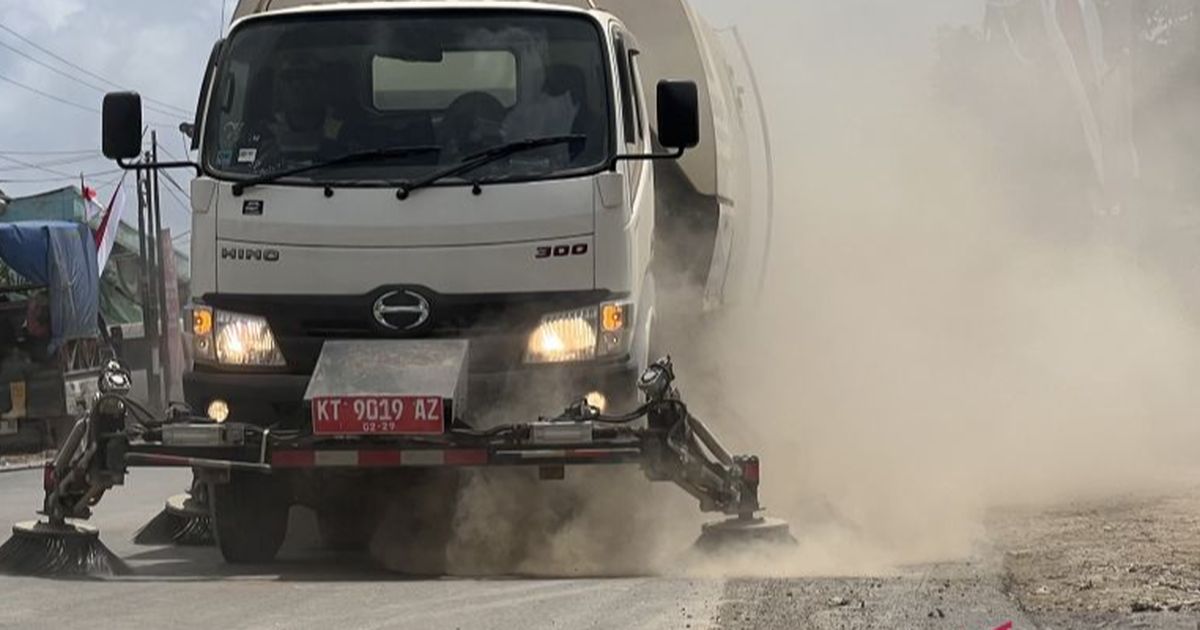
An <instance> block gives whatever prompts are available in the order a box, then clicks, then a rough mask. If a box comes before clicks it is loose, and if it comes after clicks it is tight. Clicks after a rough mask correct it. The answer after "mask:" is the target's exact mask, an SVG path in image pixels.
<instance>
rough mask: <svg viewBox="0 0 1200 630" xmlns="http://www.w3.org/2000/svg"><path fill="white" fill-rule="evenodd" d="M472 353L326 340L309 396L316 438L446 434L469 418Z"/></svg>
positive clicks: (455, 346) (454, 343) (413, 342)
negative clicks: (449, 426)
mask: <svg viewBox="0 0 1200 630" xmlns="http://www.w3.org/2000/svg"><path fill="white" fill-rule="evenodd" d="M467 352H468V343H467V341H466V340H459V339H379V340H362V341H350V340H333V341H327V342H325V345H324V347H323V348H322V350H321V356H320V358H318V359H317V367H316V370H314V372H313V376H312V380H310V381H309V384H308V390H307V391H306V392H305V395H304V398H305V400H307V401H309V403H310V404H311V409H312V419H313V432H314V433H316V434H318V435H364V434H401V435H404V434H430V433H442V432H443V431H444V430H445V427H446V425H447V420H452V419H454V418H456V417H459V418H461V417H463V415H464V414H465V413H466V409H465V405H466V400H467V375H466V366H467Z"/></svg>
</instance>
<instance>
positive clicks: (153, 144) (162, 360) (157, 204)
mask: <svg viewBox="0 0 1200 630" xmlns="http://www.w3.org/2000/svg"><path fill="white" fill-rule="evenodd" d="M150 152H151V156H152V158H153V160H154V163H155V164H157V163H158V132H156V131H151V132H150ZM152 183H153V186H152V188H151V190H152V191H153V194H154V287H155V289H156V291H155V293H156V297H157V298H158V299H157V300H156V302H155V304H156V305H157V309H158V311H157V318H156V319H155V325H156V331H157V332H158V333H159V334H158V338H157V339H156V341H157V342H158V344H157V346H156V347H157V349H158V357H159V367H160V369H159V372H158V373H159V375H160V377H161V378H160V379H159V381H160V382H161V383H162V392H163V397H162V402H163V404H164V408H165V406H166V403H168V402H170V401H168V400H167V397H168V396H169V395H170V387H169V386H168V382H169V380H168V377H167V375H169V374H171V360H170V352H168V350H167V343H169V340H168V339H167V335H166V332H167V330H169V327H168V322H167V290H166V286H165V285H164V282H165V280H166V278H165V277H164V274H163V264H164V263H163V256H165V254H163V246H164V243H162V242H161V240H160V239H161V238H162V233H163V231H162V230H163V227H162V199H161V197H160V192H161V191H160V190H159V185H160V182H159V180H158V170H157V169H155V170H154V171H153V178H152ZM165 245H167V246H168V247H169V246H170V244H169V243H167V244H165ZM172 251H173V250H172Z"/></svg>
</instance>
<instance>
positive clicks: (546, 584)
mask: <svg viewBox="0 0 1200 630" xmlns="http://www.w3.org/2000/svg"><path fill="white" fill-rule="evenodd" d="M38 475H39V473H38V472H37V471H25V472H11V473H5V474H3V475H0V521H3V522H4V523H5V524H7V523H10V522H13V521H17V520H20V519H25V518H28V517H29V514H30V508H31V507H32V506H33V505H35V504H36V503H37V501H38V497H39V491H38V490H37V488H38V485H39V476H38ZM186 481H187V475H186V474H185V473H182V472H179V471H159V470H139V471H136V472H135V474H134V475H132V477H131V479H130V484H129V485H128V486H127V487H126V488H124V489H119V490H117V491H116V492H114V493H113V494H112V495H111V496H109V497H107V498H106V499H105V501H104V503H103V504H102V505H101V507H100V509H99V514H98V517H97V518H96V522H97V523H98V524H99V525H101V526H102V528H103V532H104V539H105V540H106V541H107V543H108V544H109V546H110V547H111V548H112V549H113V550H114V551H115V552H116V553H118V554H119V555H121V556H122V557H124V558H125V559H126V560H127V561H129V563H130V564H131V565H132V566H133V567H134V568H135V570H136V571H137V575H136V576H133V577H122V578H114V579H107V580H96V581H64V580H48V579H31V578H16V577H0V593H2V594H3V597H2V598H0V627H3V628H42V627H45V628H58V627H68V626H72V625H76V624H79V623H86V625H87V626H88V627H91V628H134V627H164V626H167V625H169V626H170V627H173V628H320V629H321V630H328V629H329V628H696V629H699V628H947V629H949V628H980V629H990V628H996V627H999V626H1002V625H1003V624H1004V623H1006V622H1008V621H1012V622H1013V627H1014V628H1034V627H1042V628H1093V627H1101V626H1104V627H1153V628H1176V627H1177V628H1196V627H1197V619H1200V614H1198V613H1197V611H1198V610H1200V604H1197V602H1196V599H1195V598H1198V597H1200V572H1198V571H1197V570H1196V568H1195V567H1196V566H1197V565H1198V562H1200V557H1198V556H1200V550H1198V549H1197V547H1198V545H1196V544H1195V543H1194V542H1190V543H1189V542H1187V541H1190V540H1194V538H1195V537H1194V536H1192V535H1191V532H1192V531H1194V530H1193V529H1192V527H1193V526H1194V525H1195V524H1196V522H1197V518H1198V515H1200V500H1197V499H1196V498H1192V497H1168V498H1164V499H1163V500H1161V501H1148V500H1139V501H1135V502H1129V503H1125V504H1120V505H1110V506H1108V507H1106V508H1104V509H1100V508H1096V507H1093V506H1082V507H1078V508H1072V509H1066V510H1061V511H1051V512H1049V513H1037V514H1015V515H1012V516H1011V517H1009V518H1006V519H1004V520H1002V521H1000V522H999V524H998V525H997V527H996V528H995V531H994V538H995V541H994V546H989V545H984V546H981V549H980V551H979V554H978V556H977V557H974V558H970V559H967V560H963V561H960V562H950V563H944V564H937V565H930V566H919V567H908V568H903V569H899V570H897V571H896V572H895V573H893V574H890V575H879V576H867V577H861V576H859V577H828V578H814V577H807V578H770V579H768V578H719V577H698V576H687V575H679V576H651V575H640V576H638V575H634V576H627V577H616V578H612V577H605V578H586V577H585V578H580V577H564V578H559V579H553V578H551V579H548V578H545V577H539V578H529V577H523V576H510V577H502V578H494V577H493V578H486V579H484V578H471V577H446V578H441V579H414V578H408V577H405V576H402V575H397V574H394V573H389V572H385V571H382V570H380V569H378V568H376V567H375V566H374V565H373V564H372V563H371V562H370V560H369V559H367V558H365V557H360V556H355V555H334V554H330V553H327V552H324V551H321V550H318V549H317V548H316V547H315V544H314V542H313V541H311V540H305V539H304V536H303V535H299V536H294V537H293V538H292V539H290V540H289V542H288V544H287V545H286V546H285V550H284V552H283V554H282V557H281V561H280V562H279V563H277V564H275V565H272V566H270V567H258V568H252V569H232V568H230V567H226V566H224V565H223V564H222V563H221V561H220V559H219V557H218V554H217V552H216V550H215V549H212V548H174V547H137V546H134V545H132V544H130V543H129V542H128V540H129V538H130V536H131V534H132V533H133V531H134V530H135V529H136V527H137V526H138V525H139V524H140V523H142V522H144V521H145V520H146V519H148V518H149V517H150V516H152V515H153V514H154V513H155V512H156V511H157V509H158V508H159V506H160V505H161V502H162V499H163V498H164V497H166V496H168V495H169V494H171V493H174V492H177V491H178V490H179V489H180V488H182V487H183V486H185V485H186ZM1197 496H1200V494H1197ZM304 518H306V517H305V515H304V514H303V513H302V512H299V511H298V513H297V514H294V515H293V521H294V522H296V521H303V519H304ZM1097 546H1103V549H1102V550H1100V551H1099V552H1098V553H1097V552H1095V550H1091V551H1089V549H1090V548H1092V547H1097ZM1164 549H1165V550H1166V551H1164ZM1164 554H1165V555H1164ZM1147 580H1149V581H1147ZM1086 584H1091V586H1085V585H1086ZM1077 600H1078V601H1077ZM1089 606H1091V610H1089V609H1088V607H1089ZM1135 609H1136V610H1137V611H1138V612H1134V610H1135ZM1026 611H1028V612H1026Z"/></svg>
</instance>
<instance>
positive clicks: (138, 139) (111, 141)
mask: <svg viewBox="0 0 1200 630" xmlns="http://www.w3.org/2000/svg"><path fill="white" fill-rule="evenodd" d="M103 119H104V133H103V135H104V138H103V150H104V157H106V158H108V159H110V160H131V159H133V158H136V157H137V156H139V155H141V153H142V97H141V96H139V95H138V94H137V92H109V93H108V94H105V95H104V111H103Z"/></svg>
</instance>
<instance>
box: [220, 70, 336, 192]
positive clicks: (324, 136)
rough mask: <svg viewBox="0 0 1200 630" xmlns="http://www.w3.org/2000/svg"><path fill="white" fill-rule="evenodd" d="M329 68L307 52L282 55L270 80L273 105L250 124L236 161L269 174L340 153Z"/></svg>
mask: <svg viewBox="0 0 1200 630" xmlns="http://www.w3.org/2000/svg"><path fill="white" fill-rule="evenodd" d="M333 69H334V68H333V66H331V64H328V63H324V62H322V61H321V60H320V59H318V58H317V57H316V56H314V55H312V54H310V53H306V52H298V53H296V54H293V55H289V56H287V57H285V58H284V59H283V62H282V63H281V64H280V66H279V68H278V69H277V71H276V73H275V77H274V81H273V82H271V95H270V99H269V102H271V103H272V104H273V107H271V108H270V110H269V111H270V113H269V114H267V115H266V116H265V120H263V119H262V118H260V119H259V121H258V122H257V124H255V125H254V126H253V130H252V131H251V133H250V134H248V135H247V137H246V138H245V141H244V143H243V145H242V148H240V149H239V151H238V156H237V161H238V162H240V163H243V164H247V163H248V164H252V165H253V166H252V170H254V171H256V172H270V171H272V170H276V169H279V168H281V167H282V166H283V165H285V164H294V163H296V162H297V161H308V160H314V159H328V158H330V157H335V156H337V155H341V154H342V153H344V152H345V151H346V148H347V147H346V146H345V145H346V123H345V120H344V119H343V118H341V117H340V116H338V114H337V112H336V111H335V108H334V106H333V105H334V103H333V99H332V98H331V95H332V94H333V93H334V92H337V91H338V90H337V87H336V86H338V85H339V83H340V81H338V80H337V79H338V77H336V76H335V74H336V73H335V72H333Z"/></svg>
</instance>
